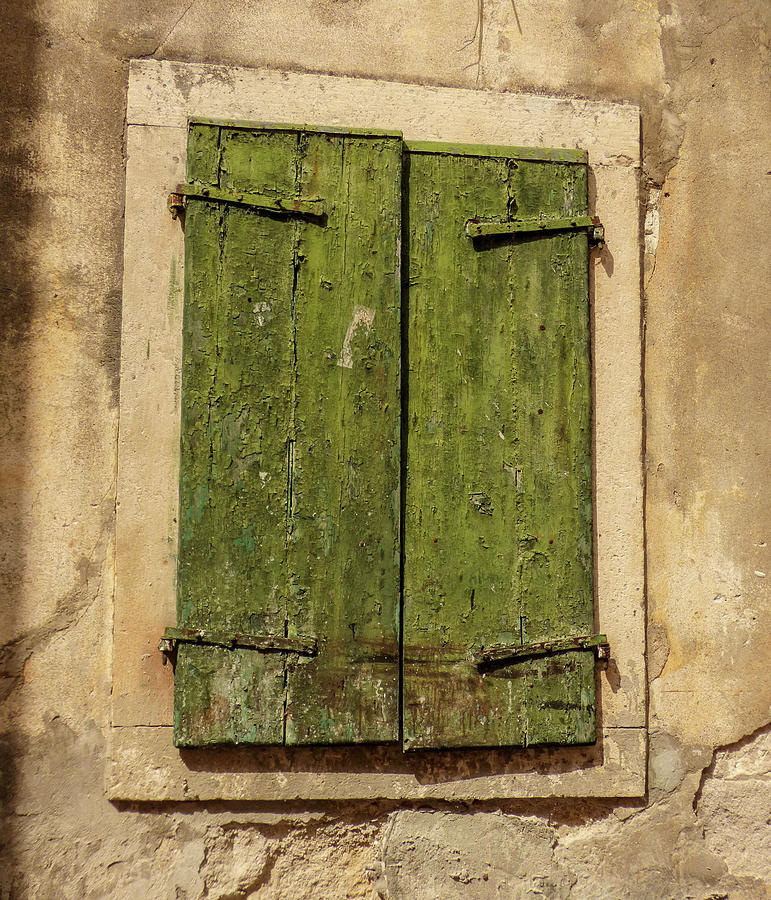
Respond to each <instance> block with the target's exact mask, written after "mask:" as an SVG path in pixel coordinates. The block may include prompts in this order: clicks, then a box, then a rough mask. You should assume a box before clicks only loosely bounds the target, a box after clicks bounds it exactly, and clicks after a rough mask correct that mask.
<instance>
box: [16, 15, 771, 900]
mask: <svg viewBox="0 0 771 900" xmlns="http://www.w3.org/2000/svg"><path fill="white" fill-rule="evenodd" d="M770 13H771V7H769V5H768V4H767V3H766V2H765V0H723V2H721V3H713V2H706V0H659V2H655V0H479V2H478V3H477V2H476V0H435V2H433V3H415V2H408V0H381V2H375V0H263V2H260V3H243V2H234V0H182V2H170V3H161V2H154V0H132V2H118V0H91V2H86V0H72V2H63V0H36V2H33V0H5V2H4V4H3V6H2V9H0V21H2V24H3V27H4V30H3V34H4V38H3V54H2V58H1V59H0V85H2V88H0V106H1V111H0V116H1V117H2V118H1V119H0V121H1V122H2V136H3V138H2V162H0V176H1V183H2V204H0V220H1V221H2V237H1V238H0V245H1V247H2V252H1V253H0V309H1V310H2V329H1V330H0V347H1V348H2V372H3V376H2V381H1V382H0V398H2V419H1V420H0V421H1V422H2V424H1V425H0V444H2V451H1V458H2V468H1V469H0V472H1V475H0V509H1V510H2V516H1V519H2V521H1V523H0V528H2V557H1V562H0V583H2V590H3V600H2V604H3V606H2V610H3V612H2V622H0V628H1V629H2V634H1V636H0V643H2V647H3V649H2V654H1V655H0V674H1V675H2V679H1V680H0V684H1V685H2V697H3V700H4V712H3V717H2V721H1V722H0V732H1V734H2V744H1V745H0V749H1V755H2V769H3V781H2V789H1V790H2V801H3V805H4V819H3V822H2V825H1V826H0V842H1V843H2V863H1V866H2V867H1V868H0V897H1V898H3V900H8V898H27V897H36V898H48V897H51V898H53V897H57V898H59V897H65V898H83V897H120V898H123V897H126V898H131V897H137V898H145V897H158V898H167V897H168V898H175V900H182V898H189V900H192V898H199V897H206V898H220V900H224V898H241V897H255V898H256V897H260V898H263V897H265V898H329V897H341V898H342V897H350V898H378V897H384V898H388V900H424V898H425V900H433V898H443V900H444V898H455V897H457V898H461V897H463V898H492V897H507V898H518V897H535V896H543V897H559V898H563V897H564V898H568V897H571V898H593V897H597V898H600V897H602V898H621V897H630V898H643V897H645V898H650V897H654V898H657V897H661V898H686V897H688V898H699V900H707V898H712V900H717V898H731V900H733V898H764V897H768V896H769V893H771V887H769V886H770V885H771V836H770V835H771V829H770V828H769V813H770V811H771V730H770V729H769V704H768V698H769V688H770V687H771V685H770V684H769V672H770V671H771V666H769V655H768V645H767V635H768V632H769V626H770V625H771V611H770V609H769V604H768V597H767V594H768V588H767V584H768V581H767V579H766V573H767V574H768V577H769V578H771V562H770V561H769V558H768V556H769V551H768V547H767V541H768V539H769V534H768V532H769V524H771V523H770V521H769V508H768V502H767V499H766V496H765V495H766V493H767V482H766V481H765V479H766V476H767V472H768V471H769V462H771V460H769V440H768V421H769V408H768V407H769V395H768V391H767V388H766V382H767V376H768V368H767V362H768V358H767V353H768V342H769V317H768V311H767V308H766V306H765V304H766V284H767V283H768V277H769V272H768V258H769V254H768V242H767V235H768V233H769V221H768V216H769V209H771V203H769V197H768V183H769V178H768V175H769V173H768V151H769V149H771V146H770V142H769V139H768V136H767V135H768V125H769V116H770V114H771V108H770V102H769V97H771V91H769V77H768V75H769V68H768V32H767V27H768V19H769V14H770ZM139 56H155V57H158V58H170V59H180V60H192V61H205V62H215V63H232V64H238V65H247V66H248V65H269V66H273V67H278V68H286V69H295V70H308V71H319V72H333V73H341V74H349V75H360V76H368V77H377V78H387V79H394V80H400V81H411V82H423V83H433V84H445V85H460V86H466V87H478V88H485V89H495V90H528V91H536V92H546V93H565V94H570V95H575V96H586V97H590V98H597V99H630V100H634V101H636V102H638V103H640V105H641V107H642V111H643V128H642V132H643V133H642V140H643V150H644V161H645V178H646V182H645V185H644V192H643V193H644V198H643V199H644V201H645V202H647V215H646V216H645V226H644V228H645V248H646V258H645V263H646V265H645V272H646V275H645V285H644V300H645V329H646V352H645V369H644V371H645V406H646V458H645V464H646V472H647V504H646V510H647V572H648V648H649V676H650V728H651V743H650V765H649V792H648V796H647V798H646V799H645V800H644V801H640V802H639V803H629V802H625V803H623V804H618V803H614V802H613V801H612V800H608V801H591V802H589V801H586V802H581V801H578V802H577V801H569V800H568V801H549V802H533V801H528V802H521V801H520V802H514V801H512V802H511V803H509V804H508V805H507V806H505V807H503V808H498V807H496V808H493V807H487V806H484V807H477V806H473V805H472V806H469V807H467V808H460V807H452V808H451V807H447V808H439V807H437V808H397V807H395V806H383V805H367V804H358V805H349V806H341V805H339V804H338V805H335V806H325V805H324V804H305V805H304V806H303V805H301V804H296V805H294V806H272V807H268V806H265V805H261V806H260V805H253V806H251V805H247V806H245V805H243V804H238V805H236V806H233V805H231V806H226V805H222V804H221V805H215V806H208V807H203V806H200V807H198V806H192V805H182V804H181V805H178V806H169V805H166V806H159V807H157V808H155V807H152V808H149V807H146V806H145V807H137V808H130V809H122V808H121V809H119V808H116V807H115V806H113V805H111V804H110V803H109V802H108V801H107V800H106V799H105V798H104V794H103V769H104V755H105V732H106V728H107V723H108V717H109V699H110V698H109V692H110V680H109V676H110V673H109V658H110V653H109V647H110V644H109V642H110V633H111V602H112V590H113V564H112V552H113V533H114V511H115V466H116V452H115V451H116V433H117V427H118V418H117V409H118V407H117V399H118V398H117V384H118V360H119V350H120V348H119V327H120V284H121V281H120V277H121V255H122V205H123V196H122V192H123V167H124V166H123V139H124V131H123V127H124V126H123V122H124V114H125V87H126V76H127V59H128V58H130V57H139ZM764 488H765V490H764Z"/></svg>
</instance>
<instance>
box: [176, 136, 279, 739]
mask: <svg viewBox="0 0 771 900" xmlns="http://www.w3.org/2000/svg"><path fill="white" fill-rule="evenodd" d="M295 143H296V139H295V138H294V137H293V136H291V135H281V136H266V135H261V136H259V137H258V138H257V139H256V140H255V141H254V142H243V141H238V140H235V139H234V138H233V136H232V135H228V134H227V133H224V134H223V132H222V131H221V129H219V128H215V127H206V126H200V127H196V128H193V129H191V131H190V140H189V150H188V165H189V170H188V180H189V181H197V182H200V183H203V184H211V185H213V186H221V187H224V188H225V189H230V190H239V189H243V190H252V191H255V192H261V191H263V190H266V191H268V190H270V191H274V192H275V191H278V190H280V191H283V192H285V193H289V191H290V190H293V189H294V179H295V172H294V159H293V153H294V145H295ZM255 144H256V145H257V146H255ZM258 152H259V157H260V159H259V163H258V162H257V160H256V157H257V155H258ZM256 247H263V248H270V252H269V253H263V254H261V256H260V259H259V265H258V264H257V258H256V255H255V248H256ZM293 253H294V233H293V226H291V225H289V226H287V223H286V220H282V219H275V218H271V217H269V216H259V215H257V214H255V213H254V212H252V211H251V210H248V209H244V208H241V207H237V206H226V205H220V204H214V203H208V202H206V201H202V200H192V199H191V201H190V202H189V204H188V208H187V213H186V223H185V311H184V338H183V341H184V343H183V371H182V431H181V434H182V438H181V467H180V526H179V527H180V538H179V562H178V613H177V615H178V623H179V624H180V625H182V626H187V627H193V628H204V629H214V630H225V631H240V632H246V633H261V634H262V633H267V634H276V635H280V636H283V635H284V634H285V627H286V596H285V585H284V577H283V576H284V571H285V552H286V509H287V487H286V441H287V433H288V429H289V426H290V420H291V373H292V320H291V312H290V308H289V303H288V302H287V298H288V297H290V296H291V290H292V272H293ZM204 660H208V662H206V663H204ZM234 691H236V695H233V692H234ZM283 692H284V655H281V654H270V655H268V654H261V653H259V652H256V651H251V650H244V649H234V650H218V649H216V648H199V647H193V646H190V645H182V646H180V648H179V653H178V660H177V666H176V672H175V740H176V742H177V743H178V745H180V746H196V745H200V744H208V743H240V742H253V741H259V742H265V743H281V741H282V740H283ZM239 695H240V696H239ZM266 710H270V713H271V714H270V715H266V714H265V711H266ZM236 711H238V714H237V715H236ZM255 722H259V727H256V726H255Z"/></svg>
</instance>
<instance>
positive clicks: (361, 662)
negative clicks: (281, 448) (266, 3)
mask: <svg viewBox="0 0 771 900" xmlns="http://www.w3.org/2000/svg"><path fill="white" fill-rule="evenodd" d="M300 183H301V186H302V192H303V194H304V195H306V196H316V195H319V196H323V197H324V199H325V204H326V209H327V222H326V224H325V226H324V227H323V228H318V227H317V228H313V227H307V228H303V229H302V231H301V232H300V237H299V242H298V249H297V274H296V290H295V325H296V346H297V383H296V396H295V419H294V434H295V442H296V443H295V448H294V466H293V474H292V486H293V487H292V520H291V535H290V567H291V577H292V594H291V598H290V609H291V612H290V616H289V621H290V629H293V628H297V629H299V630H300V631H303V630H305V631H306V632H311V633H314V634H318V635H319V636H320V638H321V644H322V649H321V652H320V654H319V656H318V658H316V659H312V660H306V661H302V660H299V661H298V664H296V665H294V666H292V667H291V668H290V670H289V672H288V698H287V732H286V741H287V743H288V744H293V743H297V744H308V743H311V744H314V743H349V742H354V743H359V742H373V741H389V740H396V739H398V729H399V720H398V701H399V660H398V654H399V643H398V642H399V626H398V620H399V453H400V449H399V448H400V445H399V435H400V424H399V423H400V408H399V360H400V344H401V337H400V291H401V275H400V265H399V264H400V259H399V253H400V250H399V248H400V210H401V141H400V139H399V138H398V137H396V136H391V137H388V136H378V137H367V136H353V135H350V136H346V135H329V134H313V133H308V134H305V135H303V137H302V139H301V165H300Z"/></svg>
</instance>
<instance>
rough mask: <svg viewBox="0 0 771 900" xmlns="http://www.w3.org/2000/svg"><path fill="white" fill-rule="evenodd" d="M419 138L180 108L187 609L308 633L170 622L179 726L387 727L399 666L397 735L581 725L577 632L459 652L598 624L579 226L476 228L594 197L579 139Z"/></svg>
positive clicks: (208, 620)
mask: <svg viewBox="0 0 771 900" xmlns="http://www.w3.org/2000/svg"><path fill="white" fill-rule="evenodd" d="M407 147H408V150H410V151H411V152H409V153H408V161H409V166H408V172H407V173H405V176H406V177H405V180H404V189H403V188H402V152H403V144H402V142H401V141H400V139H399V137H398V136H395V135H389V134H374V133H373V134H354V133H340V132H339V131H337V130H335V129H317V130H302V129H300V128H298V127H294V126H282V127H281V128H277V129H275V130H271V129H270V128H268V127H254V126H249V127H247V126H246V125H244V124H239V125H237V126H232V125H226V124H214V123H205V122H199V123H196V124H193V125H191V127H190V131H189V145H188V180H189V181H190V182H191V183H195V184H196V185H201V186H203V187H204V188H206V187H207V186H208V188H209V189H210V190H211V192H212V195H213V196H216V197H218V198H220V199H219V200H217V202H210V201H209V200H206V199H203V198H201V197H194V196H191V197H190V198H189V200H188V207H187V218H186V261H185V309H184V347H183V413H182V455H181V459H182V465H181V477H180V502H181V525H180V551H179V568H178V584H179V594H178V621H179V624H180V625H183V626H187V627H193V628H203V629H215V630H216V629H219V630H226V631H241V632H246V633H260V634H274V635H278V636H282V637H291V636H296V635H298V634H305V635H315V636H316V637H317V638H318V642H319V653H318V655H317V656H316V657H314V658H307V657H305V658H304V657H300V656H299V655H298V654H296V653H290V652H261V651H255V650H247V649H244V648H236V649H233V650H228V649H226V648H203V647H196V646H192V645H185V644H182V645H180V647H179V656H178V661H177V667H176V679H175V740H176V742H177V743H178V745H180V746H199V745H205V744H212V743H272V744H281V743H286V744H303V743H305V744H314V743H321V744H324V743H349V742H354V743H355V742H365V741H366V742H385V741H394V740H398V739H399V736H400V722H399V691H400V679H401V690H402V692H403V697H402V710H403V732H404V744H405V747H407V748H419V747H445V746H489V745H528V744H533V743H584V742H591V741H593V740H594V734H595V722H594V660H593V654H592V651H591V650H589V651H584V650H577V651H572V650H571V651H568V652H564V653H561V654H560V655H559V657H554V658H535V659H528V660H519V661H517V662H516V663H513V664H511V665H504V666H501V667H497V668H495V670H494V671H489V672H484V673H481V672H480V671H479V670H478V669H477V667H476V666H474V664H473V658H474V654H477V653H478V652H479V651H480V650H481V649H482V648H484V647H485V646H488V645H490V644H494V643H496V642H502V643H509V644H517V643H519V644H525V643H533V642H538V641H542V640H547V639H553V638H557V637H559V636H561V635H570V634H579V633H584V634H585V633H589V632H590V631H591V630H592V626H593V621H592V618H593V615H592V608H593V604H592V526H591V514H592V510H591V417H590V365H589V363H590V360H589V308H588V280H587V279H588V272H587V269H588V267H587V259H588V236H587V234H586V233H585V232H575V231H572V232H559V233H556V232H549V233H537V234H533V235H530V234H527V233H524V234H503V235H500V234H493V235H487V236H485V235H482V236H478V237H475V238H474V239H473V240H472V239H471V238H470V237H469V236H468V235H467V234H466V223H467V222H468V221H469V219H482V220H489V221H493V222H495V221H497V222H503V221H510V220H512V219H513V218H515V217H516V218H517V219H520V220H522V221H533V220H536V219H538V218H539V217H550V218H552V219H553V218H576V217H582V216H585V215H586V212H587V209H586V206H587V169H586V165H585V154H583V152H582V151H564V152H563V151H540V150H537V149H536V150H528V149H527V148H525V149H523V148H508V151H507V148H500V147H493V148H484V147H465V148H464V147H451V146H449V145H445V146H440V145H435V144H421V145H419V146H416V145H411V144H408V145H407ZM202 193H203V191H202ZM247 193H248V194H250V195H256V194H259V195H260V196H261V197H266V198H272V201H275V206H276V210H278V211H276V210H274V211H273V212H270V211H268V210H265V209H262V210H257V209H252V208H248V207H245V206H244V205H243V204H232V203H228V202H222V198H227V197H228V196H230V195H233V196H236V195H239V194H240V195H243V194H247ZM300 197H306V198H308V197H310V198H319V199H320V200H322V201H323V203H324V209H325V218H324V219H323V221H322V220H316V221H310V220H308V219H302V218H297V217H289V216H287V215H283V214H282V213H281V211H280V210H282V209H289V208H290V207H291V205H292V201H293V199H296V198H300ZM402 211H406V213H407V217H406V220H405V222H404V228H403V229H402V224H401V214H402ZM400 240H401V241H402V242H403V247H402V248H401V250H400ZM400 254H401V258H402V260H403V261H404V262H405V263H406V265H405V268H404V272H403V273H402V272H401V271H400V264H399V262H400ZM402 364H404V366H405V368H404V372H403V373H401V370H400V367H401V366H402ZM401 387H404V388H405V389H406V391H405V394H404V398H403V402H402V399H401V398H400V388H401ZM402 429H403V430H405V431H406V433H407V442H406V444H405V445H404V447H403V449H402V445H401V440H402V436H401V432H402ZM405 464H406V469H405V473H404V474H406V484H405V485H404V487H402V485H401V483H400V478H402V477H404V475H400V470H401V469H402V468H403V466H404V465H405ZM402 501H404V505H402ZM400 517H402V518H403V523H402V524H403V540H404V548H403V552H401V549H400V536H399V535H400ZM400 567H403V576H404V577H403V598H402V601H401V602H402V603H403V623H404V624H403V630H404V649H403V651H402V660H401V664H402V666H403V677H402V676H400V652H399V632H400V629H401V627H402V621H401V617H400V608H401V607H400ZM213 650H214V651H216V652H212V651H213ZM207 653H209V654H210V655H208V656H207V655H206V654H207Z"/></svg>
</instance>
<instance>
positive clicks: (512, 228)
mask: <svg viewBox="0 0 771 900" xmlns="http://www.w3.org/2000/svg"><path fill="white" fill-rule="evenodd" d="M548 231H586V232H587V233H588V235H589V244H590V246H592V247H602V246H603V245H604V244H605V229H604V228H603V226H602V225H601V224H600V221H599V219H598V218H597V216H594V217H592V216H564V217H562V218H555V217H552V218H549V217H546V216H543V217H541V218H538V219H508V220H506V221H494V220H492V219H469V220H468V221H467V222H466V234H467V235H468V236H469V237H470V238H480V237H492V236H494V235H501V234H522V233H525V234H532V233H533V232H548Z"/></svg>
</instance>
